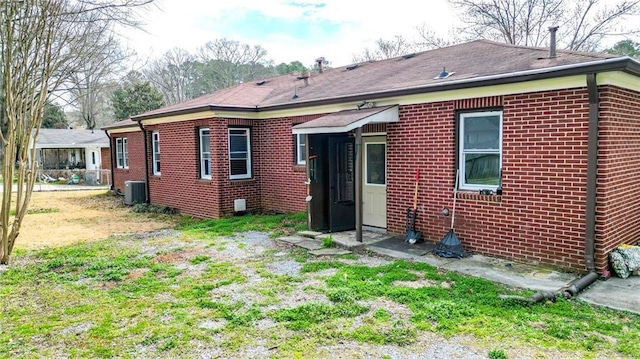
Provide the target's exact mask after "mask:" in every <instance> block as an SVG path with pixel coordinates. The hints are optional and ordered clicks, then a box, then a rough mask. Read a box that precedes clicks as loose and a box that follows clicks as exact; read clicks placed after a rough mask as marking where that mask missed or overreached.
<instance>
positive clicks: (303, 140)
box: [295, 134, 307, 165]
mask: <svg viewBox="0 0 640 359" xmlns="http://www.w3.org/2000/svg"><path fill="white" fill-rule="evenodd" d="M295 145H296V164H298V165H304V164H306V163H307V161H306V160H305V158H306V156H307V135H301V134H296V144H295Z"/></svg>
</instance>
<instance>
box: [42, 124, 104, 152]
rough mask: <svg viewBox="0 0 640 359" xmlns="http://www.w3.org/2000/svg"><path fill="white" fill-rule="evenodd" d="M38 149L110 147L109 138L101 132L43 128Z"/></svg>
mask: <svg viewBox="0 0 640 359" xmlns="http://www.w3.org/2000/svg"><path fill="white" fill-rule="evenodd" d="M36 147H37V148H86V147H109V137H107V135H106V134H105V133H104V131H100V130H93V131H91V130H67V129H53V128H41V129H40V133H39V134H38V140H37V143H36Z"/></svg>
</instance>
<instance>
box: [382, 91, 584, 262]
mask: <svg viewBox="0 0 640 359" xmlns="http://www.w3.org/2000/svg"><path fill="white" fill-rule="evenodd" d="M475 103H476V104H477V105H481V106H487V105H488V106H495V105H496V99H495V98H491V99H489V100H487V99H478V100H477V101H476V102H475ZM502 103H503V105H504V112H503V190H504V192H503V195H502V196H501V198H499V197H497V196H480V195H478V194H475V193H468V194H467V193H463V194H461V195H460V196H459V197H458V200H457V206H456V215H455V231H456V233H457V234H458V236H459V238H460V239H461V241H462V242H463V245H464V246H465V247H466V248H467V249H468V250H470V251H473V252H479V253H485V254H490V255H496V256H500V257H505V258H520V259H525V260H528V261H536V262H542V263H546V264H551V265H556V266H562V267H567V266H568V267H572V268H575V269H578V270H584V269H585V266H584V259H583V256H584V245H583V244H584V212H585V192H586V189H585V188H586V163H587V157H586V151H587V130H588V99H587V92H586V89H575V90H564V91H548V92H543V93H535V94H521V95H509V96H504V97H503V98H502ZM473 105H474V102H473V101H472V102H470V103H461V102H457V103H456V102H454V101H447V102H440V103H432V104H423V105H412V106H402V107H401V108H400V122H399V123H394V124H389V125H388V126H387V130H388V138H387V140H388V149H389V158H388V163H389V183H388V188H387V193H388V194H387V198H388V206H387V209H388V213H389V231H391V232H395V233H403V232H404V216H405V211H406V208H407V206H408V205H409V203H411V200H412V194H413V191H412V189H413V184H412V181H413V176H414V175H415V169H416V168H417V167H420V169H421V170H422V175H421V181H420V191H419V199H418V202H419V208H420V212H419V215H418V224H417V228H418V230H420V231H422V232H423V235H425V237H426V238H427V239H428V240H431V241H440V239H441V238H442V237H443V236H444V235H445V234H446V232H447V230H448V229H449V225H450V222H449V220H450V217H448V218H444V217H443V216H442V214H441V211H442V209H443V208H449V209H451V208H452V202H453V186H454V177H455V162H454V153H453V152H454V151H453V149H454V147H455V115H454V111H455V110H456V109H460V108H456V107H461V106H463V107H465V108H473V107H474V106H473Z"/></svg>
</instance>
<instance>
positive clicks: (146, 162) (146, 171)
mask: <svg viewBox="0 0 640 359" xmlns="http://www.w3.org/2000/svg"><path fill="white" fill-rule="evenodd" d="M138 127H140V130H141V131H142V143H143V145H144V179H145V182H146V185H145V192H146V193H145V194H146V197H147V198H146V200H145V203H149V201H150V200H151V191H150V190H149V149H148V148H147V142H148V141H147V130H145V129H144V126H142V121H138Z"/></svg>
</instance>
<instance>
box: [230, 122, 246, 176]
mask: <svg viewBox="0 0 640 359" xmlns="http://www.w3.org/2000/svg"><path fill="white" fill-rule="evenodd" d="M231 131H245V133H246V135H244V136H243V137H244V138H246V140H247V158H246V159H245V163H246V168H247V173H245V174H239V175H232V174H231V136H232V135H231ZM227 139H228V145H229V178H230V179H247V178H251V129H250V128H246V127H230V128H229V129H228V130H227Z"/></svg>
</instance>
